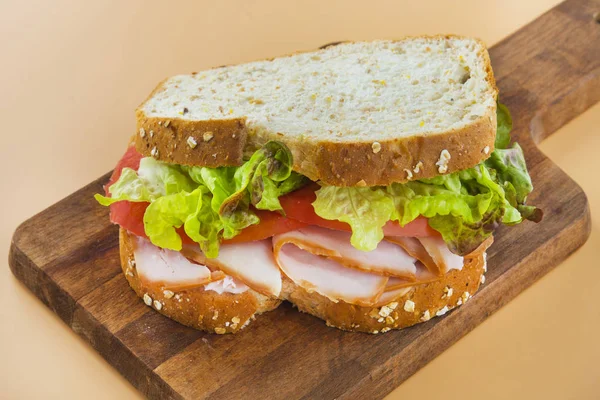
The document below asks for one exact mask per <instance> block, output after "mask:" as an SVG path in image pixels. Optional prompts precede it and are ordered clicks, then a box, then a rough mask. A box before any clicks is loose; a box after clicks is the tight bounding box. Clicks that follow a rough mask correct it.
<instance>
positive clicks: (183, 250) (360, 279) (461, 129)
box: [96, 36, 541, 334]
mask: <svg viewBox="0 0 600 400" xmlns="http://www.w3.org/2000/svg"><path fill="white" fill-rule="evenodd" d="M136 116H137V128H136V132H135V134H134V135H133V137H132V138H131V141H130V144H129V147H128V148H127V150H126V152H125V154H124V155H123V157H122V158H121V160H120V161H119V162H118V164H117V166H116V168H115V170H114V172H113V174H112V177H111V179H110V181H109V182H108V184H107V185H106V186H105V193H104V194H103V195H101V194H97V195H96V199H97V201H98V202H99V203H100V204H101V205H104V206H109V207H110V219H111V221H112V222H113V223H115V224H118V225H119V227H120V229H119V232H120V233H119V235H120V242H119V243H120V258H121V265H122V269H123V272H124V276H125V278H126V279H127V280H128V282H129V284H130V286H131V287H132V288H133V290H134V291H135V293H136V294H137V295H138V296H139V297H140V298H141V299H142V300H143V301H144V303H145V304H146V305H148V306H149V307H152V308H154V309H155V310H156V311H158V312H159V313H162V314H164V315H165V316H167V317H169V318H172V319H174V320H176V321H178V322H180V323H182V324H184V325H188V326H191V327H194V328H197V329H201V330H205V331H209V332H214V333H217V334H224V333H235V332H238V331H239V330H241V329H242V328H244V327H246V326H247V325H248V324H250V322H251V321H253V320H254V319H255V318H256V317H257V316H258V315H260V314H262V313H266V312H268V311H270V310H273V309H275V308H276V307H277V306H278V305H279V304H280V303H281V302H282V301H288V302H291V303H292V304H293V305H294V306H296V307H297V308H298V310H299V311H302V312H306V313H309V314H311V315H313V316H315V317H317V318H320V319H322V320H324V321H325V323H326V324H327V325H328V326H331V327H335V328H339V329H343V330H347V331H360V332H368V333H383V332H387V331H390V330H392V329H401V328H405V327H408V326H411V325H414V324H417V323H420V322H424V321H428V320H429V319H431V318H434V317H436V316H441V315H443V314H445V313H446V312H448V311H450V310H452V309H454V308H456V307H458V306H460V305H462V304H464V303H466V302H467V301H468V300H469V298H470V297H471V296H472V295H473V294H474V293H475V292H476V291H477V290H478V288H479V286H480V285H481V284H483V283H484V281H485V275H484V274H485V272H486V270H487V267H486V250H487V249H488V247H489V246H490V245H491V244H492V242H493V233H494V231H495V230H496V229H497V228H498V227H499V226H500V225H515V224H518V223H521V222H522V221H524V220H532V221H539V220H540V218H541V211H540V210H539V209H537V208H535V207H533V206H530V205H526V199H527V196H528V194H529V193H530V192H531V191H532V189H533V187H532V183H531V179H530V177H529V175H528V172H527V167H526V164H525V159H524V155H523V151H522V149H521V148H520V147H519V145H518V144H517V143H512V144H511V139H510V130H511V127H512V121H511V117H510V114H509V112H508V110H507V109H506V107H504V106H503V105H501V104H500V103H498V90H497V88H496V85H495V81H494V76H493V72H492V68H491V65H490V60H489V56H488V53H487V50H486V48H485V46H484V45H483V44H482V43H481V42H480V41H478V40H475V39H471V38H465V37H458V36H431V37H414V38H405V39H401V40H394V41H373V42H352V43H350V42H347V43H339V44H335V45H331V46H326V47H323V48H320V49H318V50H316V51H309V52H301V53H295V54H292V55H287V56H283V57H277V58H273V59H269V60H263V61H256V62H250V63H246V64H240V65H233V66H224V67H218V68H214V69H210V70H207V71H202V72H194V73H192V74H188V75H178V76H174V77H172V78H168V79H166V80H164V81H163V82H161V83H160V84H159V85H158V86H157V87H156V89H155V90H154V91H153V92H152V93H151V94H150V96H149V97H148V98H147V99H146V100H145V101H144V102H143V103H142V104H141V106H139V108H138V109H137V111H136Z"/></svg>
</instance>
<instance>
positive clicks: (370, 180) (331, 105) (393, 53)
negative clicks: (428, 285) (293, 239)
mask: <svg viewBox="0 0 600 400" xmlns="http://www.w3.org/2000/svg"><path fill="white" fill-rule="evenodd" d="M496 99H497V89H496V85H495V81H494V76H493V73H492V69H491V65H490V60H489V56H488V53H487V50H486V48H485V46H484V45H483V43H482V42H480V41H479V40H476V39H471V38H464V37H458V36H434V37H414V38H405V39H401V40H396V41H374V42H350V43H341V44H337V45H334V46H326V47H324V48H321V49H319V50H316V51H311V52H304V53H297V54H293V55H288V56H283V57H278V58H274V59H270V60H264V61H256V62H251V63H247V64H240V65H234V66H225V67H220V68H215V69H211V70H208V71H203V72H199V73H192V74H190V75H178V76H174V77H172V78H169V79H167V80H165V81H163V82H162V83H161V84H160V85H159V86H158V87H157V88H156V89H155V90H154V91H153V92H152V94H151V95H150V97H149V98H148V99H147V100H146V101H145V102H144V103H143V104H142V105H141V106H140V107H139V108H138V110H137V124H138V126H137V129H138V135H137V136H136V147H137V149H138V151H140V152H141V153H142V154H143V155H145V156H153V157H156V158H157V159H159V160H163V161H166V162H170V163H177V164H185V165H198V166H208V167H219V166H230V165H239V164H240V163H242V160H243V157H244V154H249V153H250V152H252V151H254V150H255V149H257V148H258V147H260V146H261V145H263V144H264V143H266V142H267V141H269V140H277V141H280V142H283V143H285V144H286V145H287V146H288V147H289V148H290V150H291V151H292V153H293V156H294V166H293V169H294V170H295V171H297V172H299V173H301V174H303V175H305V176H307V177H308V178H310V179H311V180H313V181H321V182H323V183H325V184H329V185H335V186H375V185H389V184H390V183H393V182H406V181H408V180H411V179H422V178H428V177H433V176H437V175H440V174H444V173H451V172H453V171H458V170H462V169H465V168H470V167H472V166H474V165H476V164H477V163H479V162H480V161H482V160H484V159H485V158H487V157H488V155H489V153H490V152H491V151H492V150H493V148H494V140H495V135H496Z"/></svg>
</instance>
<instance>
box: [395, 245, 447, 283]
mask: <svg viewBox="0 0 600 400" xmlns="http://www.w3.org/2000/svg"><path fill="white" fill-rule="evenodd" d="M385 240H387V241H388V242H392V243H394V244H397V245H398V246H400V247H402V248H403V249H404V251H406V252H407V253H408V255H410V256H411V257H414V258H416V259H417V260H419V261H420V262H421V263H423V265H424V266H425V267H426V268H427V269H428V270H429V271H430V272H431V273H433V274H435V275H443V274H442V272H441V270H440V268H439V267H438V265H437V264H436V263H435V261H434V260H433V258H432V257H431V256H430V255H429V253H428V252H427V250H426V249H425V247H424V246H423V245H422V244H421V242H419V240H418V239H417V238H414V237H405V236H387V237H386V238H385Z"/></svg>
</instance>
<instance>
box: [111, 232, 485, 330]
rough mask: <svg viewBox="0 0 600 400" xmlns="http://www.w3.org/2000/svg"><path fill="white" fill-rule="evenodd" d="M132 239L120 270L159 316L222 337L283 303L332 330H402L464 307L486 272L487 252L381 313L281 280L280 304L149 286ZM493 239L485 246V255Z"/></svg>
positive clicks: (125, 238)
mask: <svg viewBox="0 0 600 400" xmlns="http://www.w3.org/2000/svg"><path fill="white" fill-rule="evenodd" d="M132 239H133V237H132V235H130V234H129V233H128V232H127V231H125V230H124V229H122V228H121V229H120V230H119V243H120V255H121V266H122V269H123V273H124V275H125V277H126V279H127V281H128V282H129V285H130V286H131V287H132V288H133V290H134V291H135V293H136V294H137V295H138V296H139V297H140V298H142V299H143V300H144V302H145V303H146V304H147V305H148V306H151V307H153V308H154V309H155V310H156V311H158V312H160V313H161V314H163V315H165V316H167V317H169V318H171V319H173V320H175V321H177V322H179V323H181V324H183V325H187V326H190V327H192V328H196V329H200V330H204V331H208V332H214V333H218V334H223V333H235V332H237V331H239V330H240V329H242V328H244V327H245V326H247V325H248V324H249V323H250V322H251V321H252V320H253V319H254V318H255V316H256V315H258V314H262V313H264V312H267V311H271V310H274V309H275V308H277V307H278V306H279V304H280V303H281V301H282V300H287V301H289V302H291V303H292V304H294V305H295V306H296V307H297V308H298V309H299V310H300V311H303V312H306V313H308V314H311V315H314V316H315V317H318V318H320V319H322V320H324V321H325V322H326V324H327V325H328V326H331V327H335V328H339V329H343V330H346V331H357V332H368V333H373V334H376V333H384V332H387V331H389V330H392V329H402V328H406V327H408V326H411V325H415V324H418V323H420V322H425V321H428V320H429V319H431V318H433V317H436V316H441V315H444V314H445V313H446V312H448V311H450V310H452V309H453V308H455V307H457V306H460V305H462V304H464V303H466V302H467V301H468V300H469V298H470V297H471V296H472V295H473V294H474V293H475V292H476V291H477V290H478V288H479V285H480V284H481V282H482V281H483V278H482V277H483V274H484V272H485V269H486V260H485V251H479V252H477V253H474V255H472V256H467V257H465V259H464V266H463V268H462V269H461V270H452V271H450V272H448V273H447V274H446V275H444V276H443V277H442V278H441V279H439V280H437V281H435V282H430V283H424V284H420V285H415V286H413V287H412V288H410V289H409V290H407V291H406V292H405V293H403V294H402V295H400V296H399V297H397V298H394V299H390V301H389V302H388V303H387V304H383V305H379V306H377V307H375V306H373V307H368V306H358V305H354V304H349V303H346V302H343V301H338V302H334V301H332V300H330V299H328V298H326V297H324V296H322V295H320V294H318V293H316V292H309V291H307V290H305V289H303V288H301V287H299V286H297V285H295V284H294V283H293V282H292V281H291V280H289V279H287V278H286V277H285V276H284V277H283V289H282V293H281V299H277V298H271V297H267V296H265V295H263V294H260V293H258V292H256V291H254V290H252V289H248V290H246V291H245V292H242V293H238V294H233V293H221V294H219V293H217V292H215V291H211V290H205V289H204V288H202V287H200V288H193V289H186V290H181V291H178V292H177V294H174V293H172V292H171V293H169V292H168V291H166V292H165V291H163V290H162V289H161V288H160V287H156V286H145V285H144V284H143V282H142V281H141V280H140V279H139V277H138V274H137V272H136V269H135V262H132V261H133V260H134V254H133V248H134V247H133V242H132ZM490 243H491V239H490V240H488V242H487V243H485V244H483V245H482V246H485V247H484V249H485V248H486V247H487V246H488V245H489V244H490Z"/></svg>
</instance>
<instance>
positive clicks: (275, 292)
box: [182, 239, 282, 297]
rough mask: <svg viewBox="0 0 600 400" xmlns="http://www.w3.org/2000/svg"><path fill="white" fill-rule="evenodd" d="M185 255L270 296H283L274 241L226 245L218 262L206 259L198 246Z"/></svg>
mask: <svg viewBox="0 0 600 400" xmlns="http://www.w3.org/2000/svg"><path fill="white" fill-rule="evenodd" d="M182 253H184V254H185V256H186V257H189V258H191V259H193V260H195V261H197V262H200V263H202V264H206V265H208V266H209V267H211V268H218V269H219V270H221V271H223V272H225V273H226V274H227V275H231V276H233V277H234V278H237V279H239V280H240V281H242V282H243V283H244V284H246V285H248V286H249V287H251V288H252V289H254V290H256V291H257V292H259V293H262V294H264V295H266V296H275V297H278V296H279V294H280V293H281V285H282V280H281V272H280V271H279V268H278V267H277V264H276V263H275V260H274V259H273V247H272V244H271V239H265V240H259V241H254V242H245V243H235V244H233V243H232V244H222V245H221V247H220V248H219V256H218V257H217V258H206V257H205V256H204V254H203V253H202V251H201V250H200V249H199V248H198V247H197V246H186V247H184V249H183V250H182Z"/></svg>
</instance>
